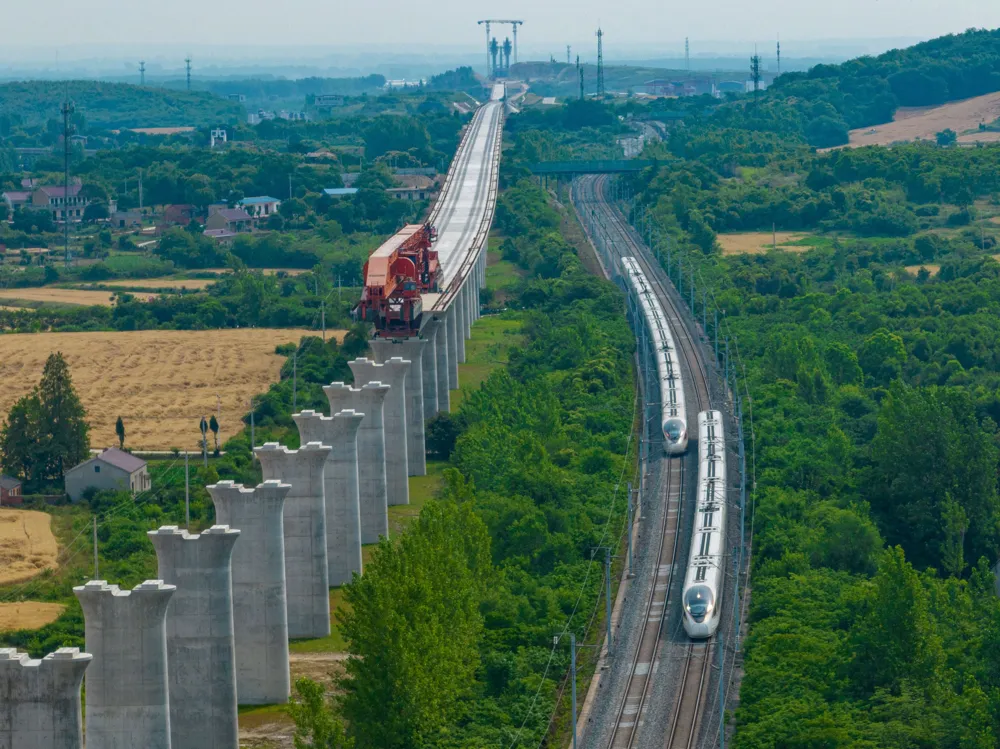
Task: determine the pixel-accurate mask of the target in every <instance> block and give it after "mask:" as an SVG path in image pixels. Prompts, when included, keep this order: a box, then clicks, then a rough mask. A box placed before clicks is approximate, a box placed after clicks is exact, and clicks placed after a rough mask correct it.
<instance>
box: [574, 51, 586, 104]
mask: <svg viewBox="0 0 1000 749" xmlns="http://www.w3.org/2000/svg"><path fill="white" fill-rule="evenodd" d="M576 67H577V69H578V70H579V71H580V100H581V101H582V100H583V99H584V98H586V96H587V92H586V91H585V90H584V88H583V67H582V66H581V65H580V61H579V59H577V62H576Z"/></svg>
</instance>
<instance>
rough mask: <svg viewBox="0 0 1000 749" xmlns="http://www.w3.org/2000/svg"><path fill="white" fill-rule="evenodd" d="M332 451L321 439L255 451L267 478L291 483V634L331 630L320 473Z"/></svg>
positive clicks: (287, 516)
mask: <svg viewBox="0 0 1000 749" xmlns="http://www.w3.org/2000/svg"><path fill="white" fill-rule="evenodd" d="M331 452H332V450H331V448H330V447H328V446H326V445H324V444H321V441H312V442H307V443H304V444H303V446H302V447H301V448H299V449H298V450H289V449H288V448H287V447H285V446H283V445H279V444H278V443H277V442H267V443H265V444H264V446H263V447H258V448H256V449H255V450H254V454H255V455H256V456H257V459H258V460H259V461H260V465H261V467H262V468H263V471H264V480H265V481H267V480H271V479H273V480H277V481H281V482H282V483H284V484H289V485H291V487H292V488H291V489H290V490H289V492H288V495H287V496H286V497H285V509H284V511H283V514H282V524H283V525H284V534H285V583H286V587H287V589H288V594H287V595H288V636H289V637H290V638H292V639H296V638H310V639H312V638H317V637H329V635H330V572H329V567H328V564H327V559H326V500H325V497H324V492H323V474H324V468H325V466H326V461H327V459H328V458H329V456H330V453H331Z"/></svg>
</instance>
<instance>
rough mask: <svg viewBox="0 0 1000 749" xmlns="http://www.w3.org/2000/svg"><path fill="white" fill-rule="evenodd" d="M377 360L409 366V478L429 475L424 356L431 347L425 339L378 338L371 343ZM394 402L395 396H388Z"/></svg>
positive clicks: (407, 396) (407, 444)
mask: <svg viewBox="0 0 1000 749" xmlns="http://www.w3.org/2000/svg"><path fill="white" fill-rule="evenodd" d="M371 346H372V352H373V353H374V354H375V360H376V361H378V362H380V363H382V364H385V363H386V362H388V361H391V360H392V359H402V360H404V361H408V362H410V365H409V368H408V369H407V372H406V467H407V473H408V475H410V476H426V475H427V448H426V446H425V445H424V419H426V418H427V417H426V415H425V411H424V393H425V392H426V388H425V386H424V371H423V370H424V352H426V351H427V349H428V348H430V346H428V342H427V340H426V339H424V338H376V339H375V340H374V341H372V342H371ZM389 398H390V399H391V398H392V393H391V392H390V393H389Z"/></svg>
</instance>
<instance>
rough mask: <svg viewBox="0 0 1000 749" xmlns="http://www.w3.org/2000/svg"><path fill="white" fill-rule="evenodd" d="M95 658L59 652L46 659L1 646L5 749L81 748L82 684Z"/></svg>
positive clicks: (0, 718) (0, 724) (0, 732)
mask: <svg viewBox="0 0 1000 749" xmlns="http://www.w3.org/2000/svg"><path fill="white" fill-rule="evenodd" d="M92 659H93V656H91V655H90V653H81V652H80V648H59V649H58V650H57V651H55V652H54V653H49V654H48V655H47V656H45V657H44V658H42V659H41V660H35V659H33V658H30V657H28V654H27V653H19V652H17V650H16V649H15V648H0V694H2V695H3V700H0V746H3V747H11V749H14V747H17V749H20V748H21V747H24V748H25V749H81V747H82V746H83V715H82V713H81V708H80V686H81V685H82V684H83V673H84V671H85V670H86V668H87V666H89V665H90V662H91V660H92Z"/></svg>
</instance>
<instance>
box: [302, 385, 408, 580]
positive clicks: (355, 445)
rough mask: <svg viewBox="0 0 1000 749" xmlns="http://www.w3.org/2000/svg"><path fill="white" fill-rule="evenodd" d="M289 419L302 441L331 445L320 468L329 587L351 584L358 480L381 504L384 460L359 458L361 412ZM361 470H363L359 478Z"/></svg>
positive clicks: (356, 558) (357, 538)
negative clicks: (363, 478)
mask: <svg viewBox="0 0 1000 749" xmlns="http://www.w3.org/2000/svg"><path fill="white" fill-rule="evenodd" d="M345 387H346V386H345ZM349 389H350V388H349ZM385 390H388V388H387V387H386V388H384V390H383V391H379V390H378V389H377V388H376V389H374V391H375V393H376V394H377V395H376V397H375V399H376V400H378V399H379V398H385ZM354 392H356V393H357V396H356V397H355V400H356V402H360V400H361V398H360V392H358V391H354ZM368 392H369V393H371V392H372V391H371V390H370V391H368ZM367 397H368V407H369V408H373V407H374V403H373V400H372V397H371V396H370V395H369V396H367ZM377 410H378V420H377V421H378V424H379V425H381V423H382V419H381V417H382V411H381V400H379V401H378V409H377ZM292 419H294V420H295V424H296V426H298V428H299V436H300V438H301V440H302V442H321V443H323V444H324V445H327V446H328V447H330V454H329V455H328V456H327V459H326V466H325V468H324V470H323V496H324V499H325V503H326V562H327V576H328V584H329V585H331V586H339V585H344V584H345V583H349V582H350V581H351V576H352V575H353V574H354V573H355V572H357V573H358V574H359V575H360V574H361V500H360V496H361V495H360V488H359V486H360V481H361V478H360V477H361V476H362V475H364V477H365V481H366V482H367V483H366V484H365V486H366V489H367V490H368V491H369V492H373V493H374V494H375V495H377V496H380V497H381V498H382V502H383V503H384V502H385V461H382V462H381V463H378V464H375V463H371V462H368V463H363V462H361V460H360V450H359V447H360V445H361V436H360V431H359V430H360V428H361V426H362V424H363V423H364V421H365V419H366V414H365V413H364V412H358V411H353V410H341V411H340V412H338V413H334V415H333V416H323V414H320V413H317V412H316V411H303V412H302V413H298V414H294V415H293V416H292ZM383 449H385V448H384V447H383ZM362 468H364V469H365V472H364V473H363V474H362V471H361V469H362Z"/></svg>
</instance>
